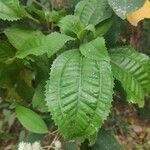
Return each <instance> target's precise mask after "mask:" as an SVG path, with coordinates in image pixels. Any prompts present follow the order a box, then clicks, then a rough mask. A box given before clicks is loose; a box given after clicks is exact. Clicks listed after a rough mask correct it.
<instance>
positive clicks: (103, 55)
mask: <svg viewBox="0 0 150 150" xmlns="http://www.w3.org/2000/svg"><path fill="white" fill-rule="evenodd" d="M80 52H81V53H82V54H83V55H84V56H85V57H87V58H89V59H93V60H97V61H101V60H105V61H109V60H110V58H109V55H108V52H107V48H106V47H105V39H104V38H103V37H98V38H96V39H95V40H93V41H91V42H88V43H85V44H82V45H81V46H80Z"/></svg>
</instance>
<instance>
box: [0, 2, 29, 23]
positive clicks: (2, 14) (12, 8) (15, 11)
mask: <svg viewBox="0 0 150 150" xmlns="http://www.w3.org/2000/svg"><path fill="white" fill-rule="evenodd" d="M25 16H27V13H26V11H25V10H24V9H23V8H21V7H20V5H19V0H0V18H1V19H3V20H9V21H16V20H18V19H21V18H22V17H25Z"/></svg>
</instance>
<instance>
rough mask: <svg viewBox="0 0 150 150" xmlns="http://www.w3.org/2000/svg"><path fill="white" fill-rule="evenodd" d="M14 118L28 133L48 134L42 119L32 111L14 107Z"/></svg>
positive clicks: (18, 106)
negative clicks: (15, 117)
mask: <svg viewBox="0 0 150 150" xmlns="http://www.w3.org/2000/svg"><path fill="white" fill-rule="evenodd" d="M16 116H17V118H18V120H19V121H20V123H21V124H22V125H23V126H24V127H25V128H26V129H28V130H29V131H31V132H34V133H39V134H44V133H47V132H48V128H47V126H46V124H45V122H44V121H43V120H42V118H41V117H40V116H39V115H38V114H36V113H35V112H33V111H32V110H30V109H28V108H25V107H23V106H20V105H17V106H16Z"/></svg>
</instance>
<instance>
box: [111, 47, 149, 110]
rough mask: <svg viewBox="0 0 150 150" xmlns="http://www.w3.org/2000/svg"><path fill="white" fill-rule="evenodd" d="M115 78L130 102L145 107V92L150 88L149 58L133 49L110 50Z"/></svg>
mask: <svg viewBox="0 0 150 150" xmlns="http://www.w3.org/2000/svg"><path fill="white" fill-rule="evenodd" d="M110 52H111V62H112V70H113V73H114V77H115V78H116V79H117V80H119V81H120V82H121V83H122V86H123V88H124V89H125V91H126V92H127V97H128V98H127V99H128V101H129V102H132V103H137V104H138V105H139V106H140V107H142V106H143V105H144V92H145V91H147V89H149V87H150V74H149V69H148V68H147V67H146V66H147V64H148V63H149V57H148V56H146V55H144V54H141V53H138V52H136V51H135V50H134V49H133V48H131V47H120V48H114V49H111V50H110Z"/></svg>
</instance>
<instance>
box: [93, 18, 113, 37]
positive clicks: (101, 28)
mask: <svg viewBox="0 0 150 150" xmlns="http://www.w3.org/2000/svg"><path fill="white" fill-rule="evenodd" d="M112 24H113V19H112V18H109V19H107V20H104V21H103V22H101V23H99V24H98V25H97V26H96V29H95V32H96V33H95V34H96V37H98V36H103V35H104V34H106V33H107V31H108V30H109V29H110V28H111V26H112Z"/></svg>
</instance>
